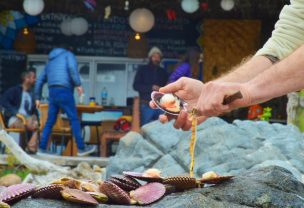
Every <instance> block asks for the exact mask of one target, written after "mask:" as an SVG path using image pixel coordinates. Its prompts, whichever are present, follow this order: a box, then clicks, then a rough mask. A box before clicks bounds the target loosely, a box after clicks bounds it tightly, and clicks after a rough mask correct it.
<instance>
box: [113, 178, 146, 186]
mask: <svg viewBox="0 0 304 208" xmlns="http://www.w3.org/2000/svg"><path fill="white" fill-rule="evenodd" d="M111 178H115V179H117V180H120V181H121V182H123V183H127V184H129V185H130V186H133V187H136V188H139V187H140V186H141V184H140V183H139V182H138V181H137V180H136V179H134V178H131V177H128V176H118V175H117V176H112V177H111Z"/></svg>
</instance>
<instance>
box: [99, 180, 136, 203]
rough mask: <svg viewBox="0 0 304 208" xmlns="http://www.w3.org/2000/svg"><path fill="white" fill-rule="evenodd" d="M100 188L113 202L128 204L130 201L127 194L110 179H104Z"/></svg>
mask: <svg viewBox="0 0 304 208" xmlns="http://www.w3.org/2000/svg"><path fill="white" fill-rule="evenodd" d="M100 190H101V192H102V193H105V194H106V195H107V196H108V197H109V199H110V200H111V202H113V203H115V204H124V205H129V204H130V203H131V198H130V196H129V194H128V193H127V192H125V191H124V190H123V189H121V188H119V186H117V185H115V184H114V183H112V182H110V181H105V182H104V183H103V184H101V185H100Z"/></svg>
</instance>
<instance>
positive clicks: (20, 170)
mask: <svg viewBox="0 0 304 208" xmlns="http://www.w3.org/2000/svg"><path fill="white" fill-rule="evenodd" d="M11 173H12V174H16V175H18V176H20V177H21V178H22V180H24V178H25V177H26V176H27V175H28V174H29V173H30V171H29V170H28V169H26V168H24V167H23V166H17V167H9V166H2V167H1V168H0V177H2V176H5V175H7V174H11Z"/></svg>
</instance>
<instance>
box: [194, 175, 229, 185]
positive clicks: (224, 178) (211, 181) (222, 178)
mask: <svg viewBox="0 0 304 208" xmlns="http://www.w3.org/2000/svg"><path fill="white" fill-rule="evenodd" d="M233 177H234V176H216V177H214V178H208V179H203V178H202V179H200V180H199V181H200V182H201V183H205V184H220V183H223V182H225V181H228V180H230V179H232V178H233Z"/></svg>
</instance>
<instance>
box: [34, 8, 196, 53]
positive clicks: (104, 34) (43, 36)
mask: <svg viewBox="0 0 304 208" xmlns="http://www.w3.org/2000/svg"><path fill="white" fill-rule="evenodd" d="M66 18H71V17H68V16H67V15H64V14H57V13H56V14H55V13H49V14H42V15H41V21H40V22H39V23H38V24H37V25H36V26H35V27H34V28H33V30H34V32H35V36H36V42H37V50H36V52H37V53H43V54H46V53H48V52H49V51H50V50H51V49H52V48H54V47H56V46H58V45H61V43H65V44H69V45H71V46H73V48H74V50H75V53H76V54H77V55H88V56H116V57H125V56H127V48H128V40H129V37H130V36H132V35H134V32H133V31H132V29H131V28H130V26H129V24H128V18H127V17H119V16H111V17H110V18H109V19H107V20H105V19H103V17H100V18H95V19H92V18H86V19H87V20H88V22H89V30H88V32H87V33H86V34H85V35H82V36H74V35H73V36H65V35H63V34H62V33H61V31H60V28H59V25H60V23H61V22H62V21H63V20H64V19H66ZM196 25H197V24H196V23H195V22H193V21H190V20H188V19H179V18H177V19H176V20H175V21H170V20H167V19H165V18H163V19H162V18H158V17H156V22H155V26H154V27H153V29H152V30H151V31H149V32H148V33H147V34H146V37H147V39H148V43H149V46H150V47H152V46H158V47H159V48H161V49H162V50H163V52H164V55H165V57H166V58H176V57H177V56H178V55H179V54H181V53H183V52H185V50H186V49H187V48H188V47H191V46H197V43H196V39H197V38H198V36H199V33H198V31H197V29H196Z"/></svg>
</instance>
